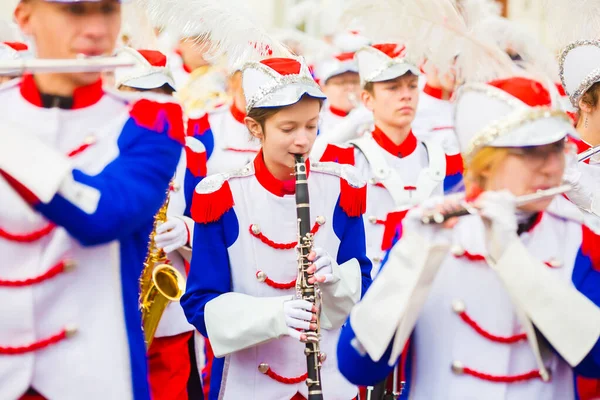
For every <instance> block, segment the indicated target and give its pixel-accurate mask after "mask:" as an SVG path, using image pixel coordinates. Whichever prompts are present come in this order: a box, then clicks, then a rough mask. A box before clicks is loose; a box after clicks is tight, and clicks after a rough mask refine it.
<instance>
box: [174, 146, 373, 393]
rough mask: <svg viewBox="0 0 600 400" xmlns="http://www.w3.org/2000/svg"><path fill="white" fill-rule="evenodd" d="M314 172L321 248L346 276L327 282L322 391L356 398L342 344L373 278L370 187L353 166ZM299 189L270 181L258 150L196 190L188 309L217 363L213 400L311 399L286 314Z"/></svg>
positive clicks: (313, 203) (321, 166) (317, 166)
mask: <svg viewBox="0 0 600 400" xmlns="http://www.w3.org/2000/svg"><path fill="white" fill-rule="evenodd" d="M307 168H308V186H309V191H310V196H311V197H310V212H311V217H312V218H313V222H312V224H311V225H313V229H312V231H313V232H314V241H315V242H314V246H315V247H321V248H323V249H325V250H326V251H327V252H328V253H329V254H330V255H331V256H332V257H333V258H334V259H335V260H336V262H337V265H335V266H334V272H333V273H334V276H337V277H338V278H339V279H336V280H335V282H332V283H331V284H327V285H324V284H323V285H321V290H322V293H323V307H322V312H321V328H322V330H321V333H322V338H321V350H322V351H323V352H325V353H326V354H327V360H326V361H325V362H324V363H323V368H322V370H321V376H322V379H323V381H324V382H328V383H327V385H325V384H324V385H323V393H324V398H325V399H327V400H334V399H345V400H350V399H352V398H354V397H355V396H356V393H357V389H356V387H355V386H353V385H351V384H350V383H348V382H347V381H346V380H345V379H344V378H343V377H342V376H341V375H340V373H339V371H338V369H337V366H336V364H337V362H336V352H335V346H336V343H337V339H338V333H339V330H340V327H341V324H342V323H343V321H344V320H345V319H346V317H345V315H347V314H348V313H349V312H350V309H351V308H352V306H353V305H354V304H355V303H356V302H357V301H358V300H359V299H360V297H361V294H362V293H364V292H365V291H366V289H367V288H368V286H369V284H370V281H371V278H370V273H371V263H370V262H369V260H368V259H367V257H366V253H365V238H364V226H363V220H362V217H361V214H362V213H363V212H364V207H365V201H366V198H365V195H366V193H365V186H364V181H362V180H361V179H360V178H358V173H357V172H356V171H355V170H354V168H352V167H350V166H341V165H337V164H333V163H313V164H309V163H308V162H307ZM294 188H295V187H294V180H291V181H280V180H278V179H276V178H275V177H273V175H271V173H270V172H269V171H268V170H267V168H266V166H265V164H264V161H263V158H262V153H259V154H258V155H257V157H256V158H255V160H254V162H253V163H250V164H248V165H247V166H245V167H244V168H242V169H238V170H235V171H232V172H230V173H227V174H217V175H212V176H209V177H207V178H205V179H204V180H203V181H202V182H201V183H200V185H198V187H197V189H196V194H195V197H194V200H193V206H192V216H193V218H194V220H195V221H196V226H195V228H194V245H193V249H194V256H193V257H192V265H191V268H190V275H189V278H188V283H187V291H186V293H185V295H184V296H183V298H182V300H181V304H182V305H183V308H184V310H185V313H186V315H187V317H188V320H189V321H190V322H191V323H192V324H193V325H194V326H195V327H196V328H197V329H198V330H199V331H200V332H201V333H202V334H203V335H205V336H207V337H208V338H209V339H210V342H211V344H212V347H213V350H214V353H215V356H216V357H218V358H215V360H214V362H213V368H212V378H211V391H210V396H209V399H211V400H216V399H225V400H229V399H235V400H237V399H242V398H243V399H249V400H250V399H254V400H259V399H260V400H281V399H286V400H287V399H291V398H292V397H294V396H295V395H296V394H297V393H300V394H302V395H304V396H305V397H307V389H308V388H307V385H306V383H305V380H306V356H305V355H304V344H302V343H300V342H298V341H297V340H296V339H293V338H291V337H289V336H287V329H288V328H287V325H286V323H285V318H284V314H283V303H284V302H285V301H287V300H291V299H292V298H294V296H295V284H296V277H297V254H296V250H295V246H296V244H297V242H298V238H297V235H298V232H297V216H296V201H295V196H294ZM222 357H224V358H222ZM261 364H266V365H263V367H262V368H260V369H259V366H260V365H261Z"/></svg>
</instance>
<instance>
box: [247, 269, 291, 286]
mask: <svg viewBox="0 0 600 400" xmlns="http://www.w3.org/2000/svg"><path fill="white" fill-rule="evenodd" d="M261 272H262V271H256V276H257V277H258V274H260V273H261ZM263 273H264V272H263ZM263 282H264V283H266V284H267V285H268V286H270V287H272V288H273V289H279V290H286V289H292V288H294V287H296V280H293V281H291V282H289V283H279V282H275V281H274V280H272V279H271V278H269V277H267V276H266V277H265V280H264V281H263Z"/></svg>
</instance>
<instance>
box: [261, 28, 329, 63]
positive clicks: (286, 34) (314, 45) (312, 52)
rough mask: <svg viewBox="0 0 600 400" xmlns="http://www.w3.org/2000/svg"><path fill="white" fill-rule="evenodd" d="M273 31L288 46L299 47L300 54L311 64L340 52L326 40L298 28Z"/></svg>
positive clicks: (274, 35)
mask: <svg viewBox="0 0 600 400" xmlns="http://www.w3.org/2000/svg"><path fill="white" fill-rule="evenodd" d="M271 32H272V34H273V37H275V38H276V39H278V40H279V41H281V42H282V43H284V44H285V45H287V46H288V47H290V48H292V49H294V50H295V48H296V47H297V48H298V50H299V53H298V55H301V56H303V57H304V58H305V59H306V61H307V62H308V63H309V64H312V63H314V62H316V61H318V60H322V59H323V58H326V57H329V56H333V55H335V54H336V53H339V52H340V51H338V50H337V49H336V48H335V47H334V46H333V45H331V44H329V43H327V42H325V41H324V40H322V39H319V38H316V37H314V36H311V35H309V34H307V33H305V32H302V31H299V30H298V29H273V30H272V31H271Z"/></svg>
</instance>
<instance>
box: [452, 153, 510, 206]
mask: <svg viewBox="0 0 600 400" xmlns="http://www.w3.org/2000/svg"><path fill="white" fill-rule="evenodd" d="M506 157H508V149H507V148H506V147H484V148H483V149H481V150H479V151H478V152H477V153H476V154H475V156H473V158H472V159H471V161H470V162H469V163H468V164H465V171H464V174H463V179H464V182H465V189H466V193H467V197H470V196H472V195H473V194H474V193H475V192H477V191H478V190H484V189H485V187H486V186H487V178H486V176H484V175H485V174H486V173H487V174H488V175H493V174H494V173H495V172H496V170H497V169H498V167H499V166H500V164H501V163H502V162H503V161H504V160H505V159H506Z"/></svg>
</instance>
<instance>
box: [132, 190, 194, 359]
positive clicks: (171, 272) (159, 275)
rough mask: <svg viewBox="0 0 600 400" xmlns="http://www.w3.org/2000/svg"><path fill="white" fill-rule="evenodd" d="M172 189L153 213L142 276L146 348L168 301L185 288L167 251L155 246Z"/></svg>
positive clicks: (183, 279) (180, 294) (164, 219)
mask: <svg viewBox="0 0 600 400" xmlns="http://www.w3.org/2000/svg"><path fill="white" fill-rule="evenodd" d="M168 207H169V192H167V199H166V200H165V202H164V204H163V205H162V206H161V208H160V209H159V210H158V213H156V215H155V216H154V226H153V227H152V233H151V234H150V243H149V244H148V255H147V256H146V261H145V262H144V270H143V271H142V276H141V277H140V309H141V310H142V327H143V329H144V337H145V341H146V348H149V347H150V344H151V343H152V339H154V334H155V333H156V328H157V327H158V323H159V322H160V318H161V317H162V315H163V313H164V311H165V309H166V308H167V305H169V303H170V302H172V301H179V299H181V296H183V293H184V292H185V278H184V276H183V275H182V274H181V273H180V272H179V271H177V270H176V269H175V268H174V267H173V266H171V265H169V264H168V262H169V260H168V259H167V255H166V253H165V252H164V251H163V250H162V249H159V248H158V247H156V242H155V240H154V237H155V236H156V228H158V226H159V225H160V224H162V223H163V222H165V221H166V220H167V208H168Z"/></svg>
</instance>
